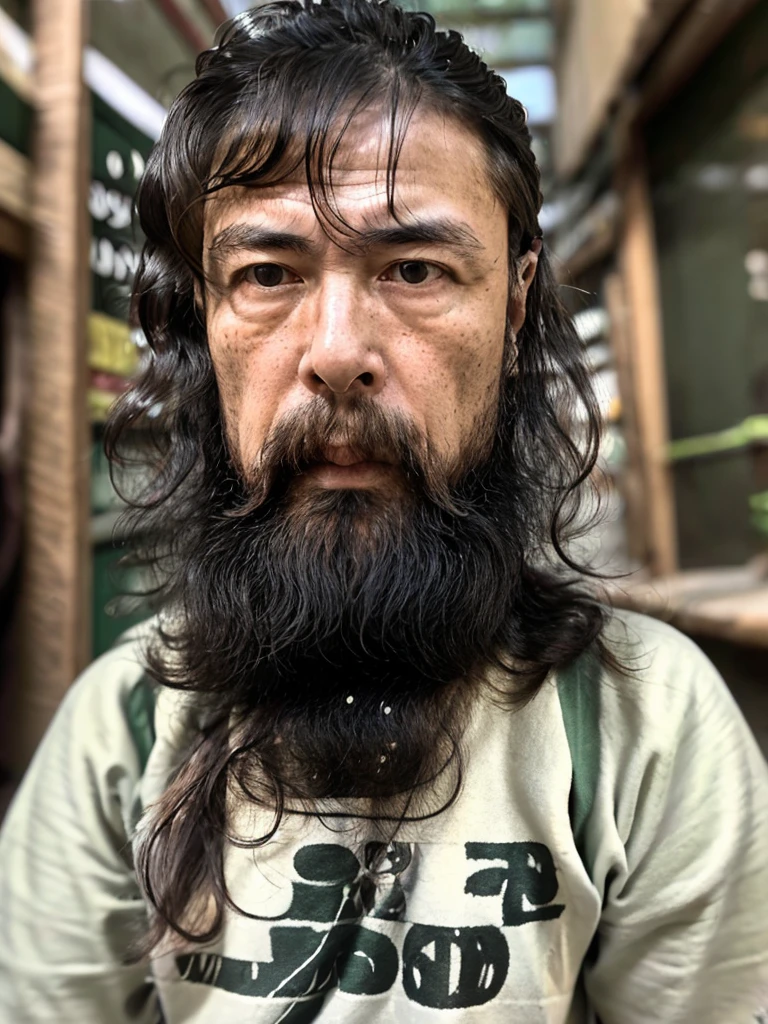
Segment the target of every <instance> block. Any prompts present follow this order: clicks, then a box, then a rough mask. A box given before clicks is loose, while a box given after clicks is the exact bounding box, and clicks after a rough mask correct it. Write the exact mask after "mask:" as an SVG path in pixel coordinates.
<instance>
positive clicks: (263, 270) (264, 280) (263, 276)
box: [253, 263, 283, 288]
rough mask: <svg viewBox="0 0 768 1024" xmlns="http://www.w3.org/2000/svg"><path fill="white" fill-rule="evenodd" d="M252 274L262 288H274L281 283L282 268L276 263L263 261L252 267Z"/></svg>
mask: <svg viewBox="0 0 768 1024" xmlns="http://www.w3.org/2000/svg"><path fill="white" fill-rule="evenodd" d="M253 276H254V277H255V278H256V281H257V282H258V283H259V284H260V285H261V286H262V288H274V287H276V286H277V285H279V284H282V283H283V268H282V267H279V266H278V265H277V264H276V263H263V264H262V265H261V266H259V267H254V268H253Z"/></svg>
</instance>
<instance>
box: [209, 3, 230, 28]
mask: <svg viewBox="0 0 768 1024" xmlns="http://www.w3.org/2000/svg"><path fill="white" fill-rule="evenodd" d="M203 7H205V9H206V11H207V12H208V16H209V17H210V19H211V21H212V22H213V24H214V25H215V27H216V28H218V27H219V25H223V23H224V22H225V21H229V15H228V14H227V12H226V11H225V10H224V8H223V7H222V5H221V0H203Z"/></svg>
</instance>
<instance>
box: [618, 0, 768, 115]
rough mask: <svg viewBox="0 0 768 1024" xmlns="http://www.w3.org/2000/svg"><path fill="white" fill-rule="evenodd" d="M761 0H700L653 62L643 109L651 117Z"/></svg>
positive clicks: (642, 98) (645, 85) (644, 83)
mask: <svg viewBox="0 0 768 1024" xmlns="http://www.w3.org/2000/svg"><path fill="white" fill-rule="evenodd" d="M758 2H759V0H696V2H694V3H692V4H690V6H689V7H688V10H687V11H686V14H685V16H684V17H683V19H682V20H681V22H680V24H679V25H678V26H677V27H676V30H675V31H674V32H673V34H672V35H671V37H670V38H669V40H668V41H667V43H666V44H665V45H663V46H662V47H661V49H660V51H659V53H658V54H657V55H656V57H655V58H654V60H653V62H652V63H651V65H650V67H649V69H648V73H647V75H646V76H645V78H644V79H643V81H642V83H641V85H640V90H639V111H638V113H639V114H640V115H641V116H642V117H643V118H646V119H647V118H649V117H651V116H652V115H653V114H654V113H655V112H656V111H657V110H658V109H659V108H660V107H661V106H663V105H664V103H666V102H667V100H669V99H670V97H671V96H672V95H674V93H675V92H677V91H678V90H679V89H680V88H681V87H682V86H683V85H684V84H685V82H686V81H687V80H688V79H689V78H690V77H691V76H692V75H693V74H694V73H695V72H696V71H697V70H698V68H699V67H701V65H702V64H703V63H704V61H705V60H706V59H707V57H708V56H709V55H710V54H711V53H712V51H713V50H714V49H715V48H716V47H717V45H718V43H720V42H721V41H722V40H723V39H724V38H725V36H726V35H727V34H728V32H730V30H731V29H732V28H733V27H734V25H736V23H737V22H738V21H740V20H741V19H742V18H743V17H744V16H745V15H746V14H748V13H749V11H750V10H751V9H752V8H753V7H754V6H755V5H756V4H757V3H758Z"/></svg>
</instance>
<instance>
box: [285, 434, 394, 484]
mask: <svg viewBox="0 0 768 1024" xmlns="http://www.w3.org/2000/svg"><path fill="white" fill-rule="evenodd" d="M323 456H324V457H323V458H322V459H320V460H319V461H317V462H313V463H312V465H311V466H309V467H308V469H307V470H306V472H305V475H306V476H309V477H311V478H312V479H313V481H314V482H315V483H317V484H319V486H320V487H323V488H326V489H328V490H333V489H338V488H362V487H371V486H374V485H375V484H377V483H380V482H381V481H382V479H384V478H385V477H387V476H389V475H391V473H392V471H393V470H394V466H393V463H392V462H391V460H388V459H387V458H386V457H384V456H380V455H379V454H378V453H377V454H376V455H375V456H370V455H368V454H363V453H361V452H359V451H357V450H356V449H355V448H354V447H352V446H351V445H330V446H329V447H328V448H326V449H325V451H324V452H323Z"/></svg>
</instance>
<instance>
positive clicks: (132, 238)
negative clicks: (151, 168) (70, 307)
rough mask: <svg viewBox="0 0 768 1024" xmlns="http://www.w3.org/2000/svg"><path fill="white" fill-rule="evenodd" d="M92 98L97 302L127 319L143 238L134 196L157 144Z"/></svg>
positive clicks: (91, 204)
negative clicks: (136, 220) (153, 148)
mask: <svg viewBox="0 0 768 1024" xmlns="http://www.w3.org/2000/svg"><path fill="white" fill-rule="evenodd" d="M92 102H93V134H92V150H91V160H92V167H91V189H90V197H89V207H90V212H91V270H92V271H93V275H92V302H91V305H92V308H93V309H94V310H97V311H98V312H100V313H107V314H108V315H109V316H114V317H117V318H118V319H120V320H125V319H127V317H128V305H129V299H130V287H131V281H132V279H133V274H134V271H135V268H136V265H137V259H138V252H139V250H140V248H141V242H142V239H141V236H140V233H139V231H138V228H137V227H136V225H135V224H134V222H133V200H134V196H135V193H136V188H137V186H138V183H139V180H140V178H141V175H142V172H143V170H144V162H145V160H146V158H147V157H148V156H149V152H150V150H151V148H152V145H153V142H152V139H150V138H149V137H148V136H146V135H144V134H143V133H142V132H140V131H138V130H137V129H136V128H134V126H133V125H132V124H130V123H129V122H128V121H126V120H125V118H123V117H121V115H120V114H118V113H117V112H116V111H115V110H113V109H112V108H111V107H110V106H109V105H108V104H107V103H105V102H104V101H103V100H102V99H101V98H100V97H99V96H96V95H93V97H92Z"/></svg>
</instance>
